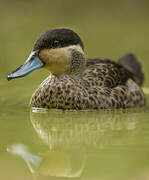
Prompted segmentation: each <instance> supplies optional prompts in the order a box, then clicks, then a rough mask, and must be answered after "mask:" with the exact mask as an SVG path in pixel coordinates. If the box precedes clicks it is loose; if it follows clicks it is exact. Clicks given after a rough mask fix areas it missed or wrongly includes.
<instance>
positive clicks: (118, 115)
mask: <svg viewBox="0 0 149 180" xmlns="http://www.w3.org/2000/svg"><path fill="white" fill-rule="evenodd" d="M137 116H138V113H136V114H135V112H133V116H132V113H130V112H129V111H124V110H123V111H121V110H119V111H115V112H111V111H103V112H85V111H84V112H62V111H50V112H44V111H42V110H41V109H39V110H38V109H36V110H35V109H34V110H33V111H31V113H30V120H31V123H32V125H33V127H34V129H35V131H36V132H37V134H38V135H39V137H40V138H41V139H42V141H44V142H45V143H46V144H47V145H48V150H47V151H46V152H42V153H39V154H38V155H34V154H32V153H30V152H29V150H28V149H27V148H26V146H24V145H21V144H17V145H13V146H12V147H9V148H8V151H9V152H11V153H14V154H17V155H19V156H21V157H22V158H23V159H24V160H25V162H26V163H27V165H28V167H29V169H30V171H31V172H32V173H33V174H38V175H42V176H46V177H47V176H53V177H68V178H75V177H80V176H81V174H82V173H83V170H84V167H85V163H86V153H88V152H89V151H92V150H93V149H94V150H95V149H96V150H97V149H101V148H105V147H107V146H109V145H110V144H112V145H121V144H123V145H124V142H123V139H122V138H120V137H121V136H123V135H124V132H126V133H128V132H130V131H133V130H134V129H136V128H137V124H138V120H139V119H138V118H136V117H137Z"/></svg>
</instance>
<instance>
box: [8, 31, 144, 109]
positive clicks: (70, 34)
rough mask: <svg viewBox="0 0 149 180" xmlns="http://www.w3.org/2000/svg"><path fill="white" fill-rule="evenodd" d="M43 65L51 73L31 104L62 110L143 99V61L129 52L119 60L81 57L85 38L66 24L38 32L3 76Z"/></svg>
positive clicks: (134, 102)
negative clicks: (22, 60) (21, 61)
mask: <svg viewBox="0 0 149 180" xmlns="http://www.w3.org/2000/svg"><path fill="white" fill-rule="evenodd" d="M39 68H44V69H46V70H48V71H49V73H50V75H49V76H48V77H47V78H46V79H45V80H44V81H43V82H42V83H41V84H40V85H39V87H38V88H37V89H36V90H35V92H34V93H33V95H32V96H31V99H30V103H29V104H30V107H35V108H46V109H62V110H101V109H125V108H133V107H141V106H144V105H145V95H144V93H143V90H142V89H141V86H142V84H143V81H144V73H143V72H142V67H141V64H140V62H139V60H138V59H137V57H136V56H135V55H134V54H133V53H129V54H127V55H125V56H123V57H122V58H120V59H119V60H118V62H115V61H112V60H110V59H107V58H86V57H85V53H84V44H83V42H82V40H81V38H80V37H79V35H78V34H77V33H75V32H74V31H73V30H71V29H66V28H59V29H52V30H48V31H46V32H44V33H43V34H41V35H40V36H39V37H38V38H37V40H36V41H35V43H34V46H33V49H32V51H31V53H30V55H29V57H28V59H27V60H26V61H25V63H24V64H23V65H21V66H20V67H19V68H17V69H16V70H15V71H13V72H12V73H10V74H8V76H7V79H8V80H11V79H15V78H20V77H24V76H26V75H27V74H29V73H30V72H32V71H34V70H36V69H39Z"/></svg>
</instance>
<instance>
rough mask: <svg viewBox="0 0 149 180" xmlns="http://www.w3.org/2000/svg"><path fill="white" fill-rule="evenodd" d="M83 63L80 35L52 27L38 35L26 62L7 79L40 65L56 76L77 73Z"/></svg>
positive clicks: (22, 75) (17, 76) (21, 74)
mask: <svg viewBox="0 0 149 180" xmlns="http://www.w3.org/2000/svg"><path fill="white" fill-rule="evenodd" d="M84 65H85V58H84V52H83V43H82V41H81V39H80V37H79V36H78V35H77V34H76V33H75V32H73V31H72V30H69V29H54V30H50V31H47V32H45V33H43V34H41V35H40V36H39V38H38V39H37V40H36V42H35V44H34V47H33V50H32V52H31V54H30V55H29V57H28V59H27V60H26V62H25V63H24V64H23V65H22V66H20V67H19V68H17V69H16V70H15V71H13V72H12V73H10V74H9V75H8V77H7V79H8V80H10V79H14V78H19V77H24V76H26V75H27V74H29V73H30V72H32V71H34V70H36V69H38V68H41V67H44V68H46V69H48V70H49V71H50V72H51V73H52V74H54V75H56V76H60V75H62V74H78V73H80V72H81V71H82V69H83V67H84Z"/></svg>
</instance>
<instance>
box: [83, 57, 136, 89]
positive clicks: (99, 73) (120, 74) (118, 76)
mask: <svg viewBox="0 0 149 180" xmlns="http://www.w3.org/2000/svg"><path fill="white" fill-rule="evenodd" d="M86 67H87V68H86V70H85V71H84V78H85V79H86V80H88V81H89V82H91V83H92V85H96V86H98V85H99V86H104V87H111V88H113V87H116V86H117V85H125V83H126V82H127V80H128V79H134V78H133V74H132V73H131V72H130V71H128V70H127V69H126V68H125V67H123V66H122V65H120V64H118V63H116V62H113V61H111V60H109V59H87V64H86Z"/></svg>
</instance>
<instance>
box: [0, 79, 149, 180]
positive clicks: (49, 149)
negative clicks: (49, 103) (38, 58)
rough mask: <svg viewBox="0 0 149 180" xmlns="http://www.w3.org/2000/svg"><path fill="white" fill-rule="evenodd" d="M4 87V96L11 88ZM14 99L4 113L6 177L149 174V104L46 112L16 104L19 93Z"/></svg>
mask: <svg viewBox="0 0 149 180" xmlns="http://www.w3.org/2000/svg"><path fill="white" fill-rule="evenodd" d="M19 83H21V81H20V82H19ZM2 87H3V88H2V92H3V97H4V96H6V94H7V95H8V92H9V91H10V90H11V88H9V90H8V88H7V86H6V85H5V86H4V85H3V86H2ZM22 88H25V87H23V85H22ZM18 91H19V90H18ZM12 93H13V92H12ZM22 96H23V95H22ZM26 96H28V93H26V95H24V96H23V97H22V99H24V98H26ZM18 97H19V95H18ZM147 98H148V96H147ZM15 99H16V102H15ZM8 101H9V100H8V99H7V98H4V99H3V106H1V115H0V159H1V161H0V171H1V173H0V179H4V180H7V179H13V180H17V179H18V180H19V179H23V180H26V179H27V180H32V179H33V180H44V179H46V180H47V179H49V180H50V179H51V180H53V179H71V178H73V179H80V180H87V179H92V180H96V179H97V180H99V179H102V180H111V179H113V180H118V179H124V180H126V179H127V180H138V179H141V180H146V179H148V178H149V156H148V154H149V121H148V117H149V107H148V105H147V106H145V107H142V108H134V109H127V110H115V111H90V112H89V111H60V110H50V111H45V110H43V109H29V108H28V106H27V105H26V104H24V103H22V104H21V103H20V104H19V105H16V103H17V104H18V103H19V102H20V99H17V98H14V97H11V103H8Z"/></svg>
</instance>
